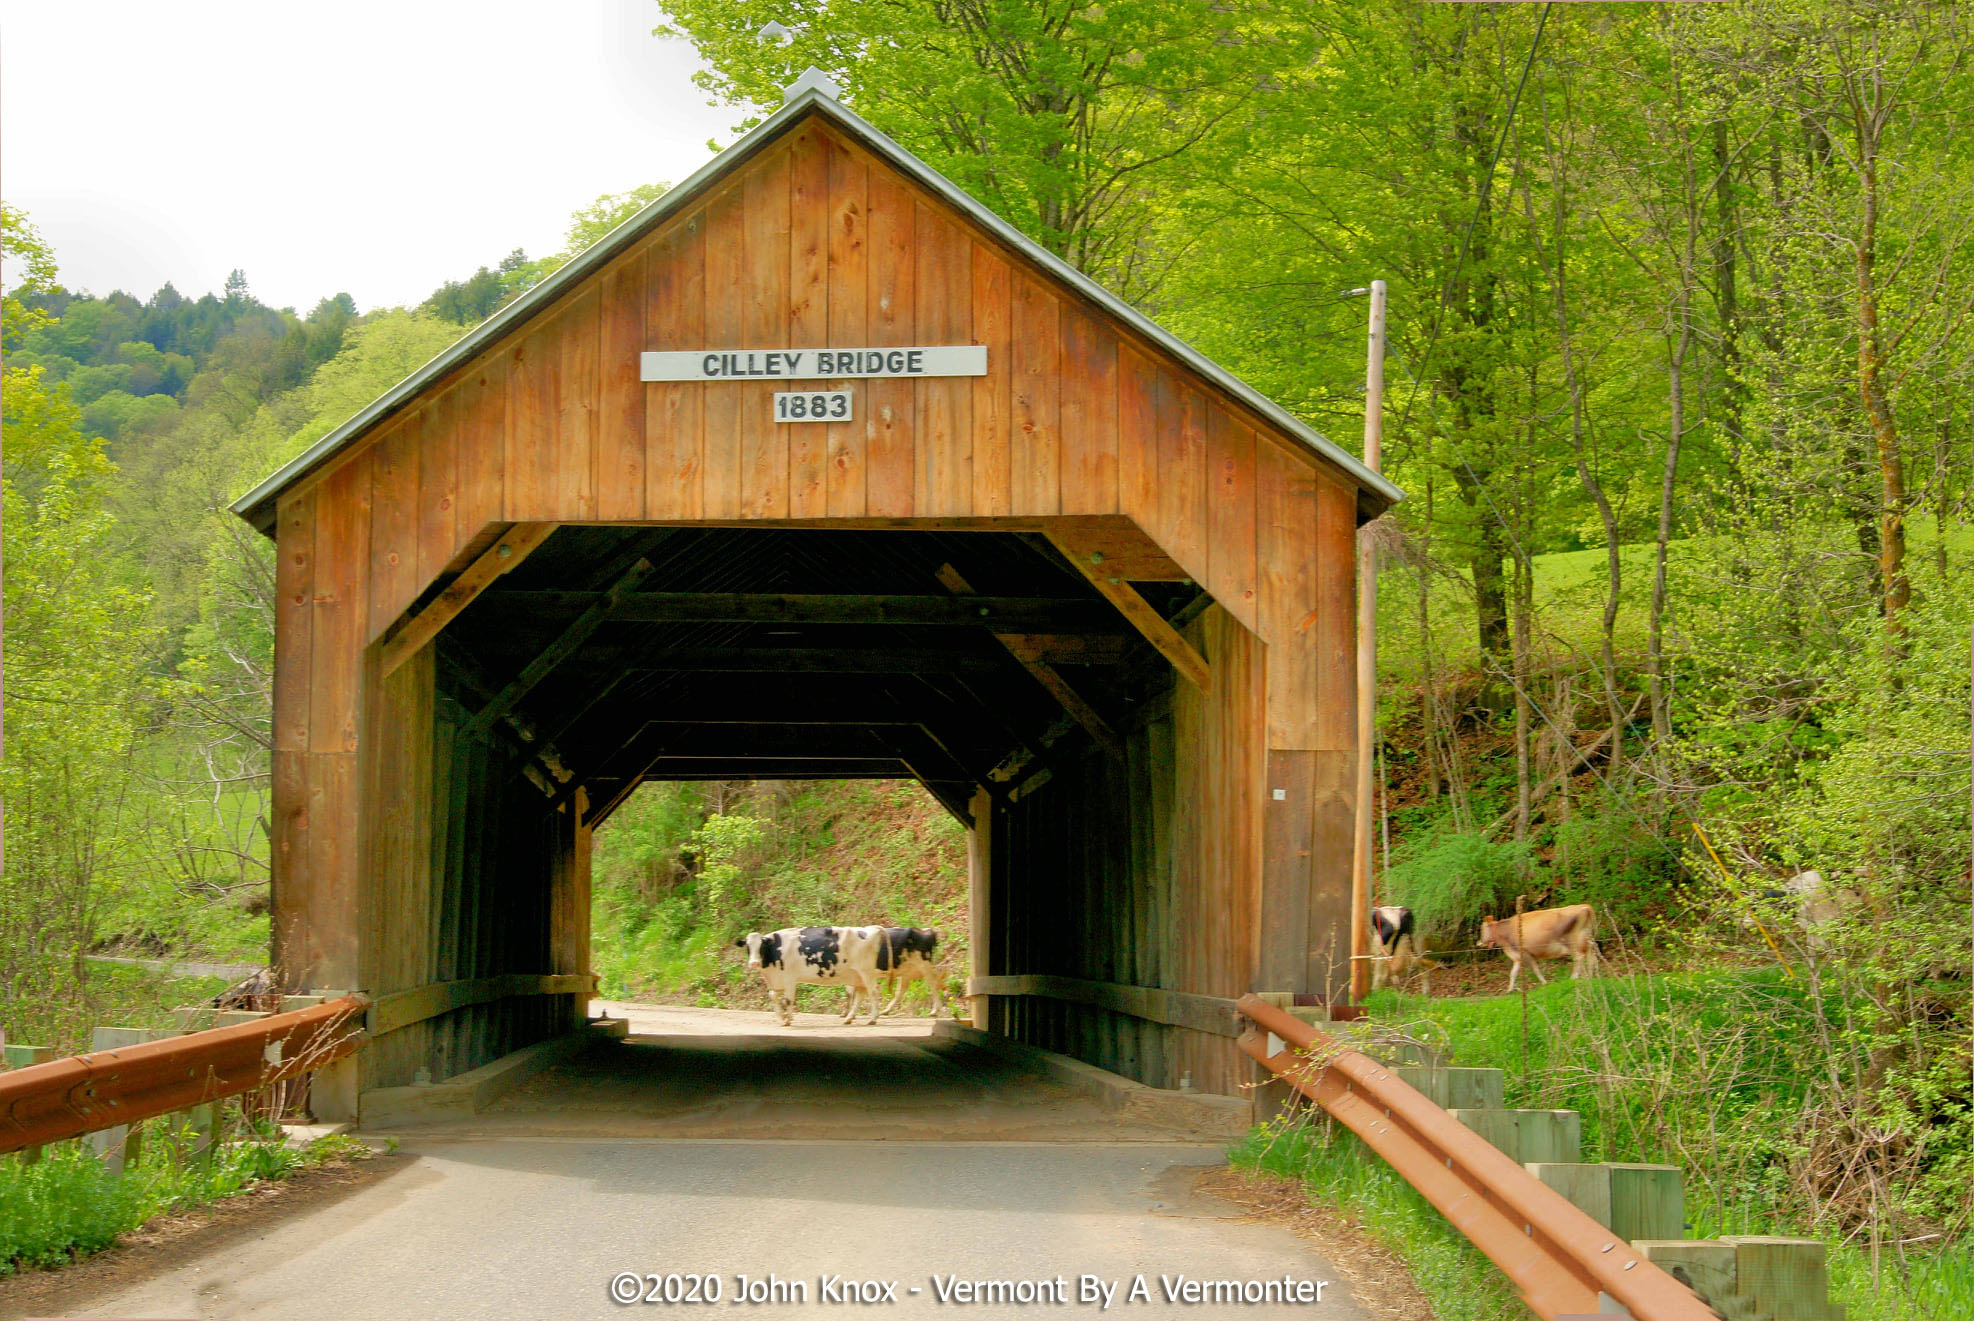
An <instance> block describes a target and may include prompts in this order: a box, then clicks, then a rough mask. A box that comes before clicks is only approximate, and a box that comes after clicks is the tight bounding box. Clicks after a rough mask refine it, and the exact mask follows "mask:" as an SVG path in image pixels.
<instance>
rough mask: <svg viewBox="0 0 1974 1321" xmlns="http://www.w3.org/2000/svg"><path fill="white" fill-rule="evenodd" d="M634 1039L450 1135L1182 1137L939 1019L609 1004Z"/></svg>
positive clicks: (592, 1054)
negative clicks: (850, 1019)
mask: <svg viewBox="0 0 1974 1321" xmlns="http://www.w3.org/2000/svg"><path fill="white" fill-rule="evenodd" d="M598 1007H599V1008H601V1009H602V1010H604V1011H606V1012H608V1013H609V1014H610V1015H611V1016H612V1017H627V1018H628V1019H629V1020H630V1025H631V1036H630V1038H629V1039H628V1040H626V1041H623V1042H609V1043H600V1044H599V1045H598V1046H596V1047H594V1048H593V1049H591V1050H590V1051H589V1052H588V1053H587V1054H585V1055H583V1056H581V1057H579V1058H577V1059H575V1060H572V1061H570V1062H569V1063H567V1064H564V1065H561V1066H558V1067H556V1068H553V1069H550V1070H548V1071H547V1072H544V1073H542V1074H540V1075H538V1076H537V1077H535V1078H534V1079H532V1080H530V1081H529V1082H528V1083H526V1084H524V1085H523V1086H522V1087H520V1088H519V1089H517V1090H516V1091H514V1092H512V1093H510V1094H509V1095H508V1096H506V1097H504V1098H502V1099H501V1100H500V1101H499V1102H497V1103H496V1104H495V1105H494V1106H493V1107H492V1108H490V1109H489V1110H488V1111H486V1112H485V1113H483V1114H480V1115H477V1116H475V1117H474V1118H473V1119H472V1120H470V1121H461V1122H460V1123H458V1124H456V1125H451V1126H448V1128H447V1130H446V1131H447V1132H457V1133H461V1134H465V1133H471V1134H474V1135H486V1136H494V1135H500V1136H521V1135H551V1134H552V1135H558V1136H570V1137H623V1138H763V1139H780V1140H791V1139H817V1140H847V1141H875V1140H882V1141H903V1140H937V1141H956V1142H997V1141H1071V1140H1086V1141H1087V1140H1095V1141H1109V1142H1115V1141H1144V1140H1153V1141H1156V1140H1171V1139H1172V1138H1173V1137H1175V1136H1177V1134H1176V1133H1175V1132H1165V1131H1161V1130H1159V1129H1157V1128H1153V1127H1147V1126H1146V1125H1144V1124H1142V1123H1132V1124H1126V1123H1121V1122H1119V1121H1117V1120H1116V1119H1114V1118H1112V1117H1111V1116H1109V1115H1107V1114H1106V1113H1105V1112H1104V1111H1103V1109H1102V1108H1101V1107H1100V1106H1099V1105H1098V1103H1097V1102H1095V1101H1093V1100H1091V1099H1089V1098H1088V1097H1086V1096H1081V1095H1078V1094H1076V1093H1075V1092H1073V1091H1071V1090H1070V1089H1068V1088H1067V1087H1065V1086H1063V1085H1062V1084H1060V1083H1057V1082H1054V1081H1051V1080H1050V1079H1048V1078H1046V1077H1043V1076H1040V1075H1038V1074H1037V1073H1035V1072H1032V1071H1030V1070H1027V1069H1024V1068H1022V1067H1021V1066H1019V1065H1016V1064H1013V1063H1010V1062H1008V1061H1006V1060H1004V1059H1002V1058H1001V1057H999V1056H997V1055H993V1054H990V1053H988V1052H986V1051H982V1050H978V1049H975V1048H973V1047H971V1046H966V1045H962V1044H960V1043H958V1042H954V1041H951V1040H947V1039H943V1038H939V1037H936V1036H934V1034H933V1030H932V1024H931V1021H930V1020H928V1019H922V1018H921V1019H902V1020H901V1019H896V1018H885V1019H881V1020H880V1021H879V1023H878V1024H877V1025H876V1026H874V1027H866V1026H862V1025H853V1026H849V1027H844V1026H841V1025H839V1023H838V1021H837V1015H835V1014H834V1013H805V1014H798V1015H797V1017H796V1025H795V1026H794V1027H792V1028H784V1027H782V1026H781V1025H780V1024H778V1023H777V1022H776V1021H775V1019H774V1016H773V1015H772V1014H769V1013H767V1012H765V1011H760V1012H755V1011H747V1010H726V1009H692V1008H675V1007H668V1006H646V1005H626V1004H615V1003H610V1004H601V1005H599V1006H598Z"/></svg>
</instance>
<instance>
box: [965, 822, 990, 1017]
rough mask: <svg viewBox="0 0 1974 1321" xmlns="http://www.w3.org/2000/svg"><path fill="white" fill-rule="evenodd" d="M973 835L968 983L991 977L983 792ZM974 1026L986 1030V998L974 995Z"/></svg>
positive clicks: (970, 845)
mask: <svg viewBox="0 0 1974 1321" xmlns="http://www.w3.org/2000/svg"><path fill="white" fill-rule="evenodd" d="M972 807H973V832H972V833H971V834H970V835H968V836H967V850H966V882H967V884H966V895H967V899H966V902H967V973H968V977H969V980H970V979H971V978H974V977H986V976H990V975H991V974H992V972H993V968H992V967H991V966H990V965H991V963H992V960H991V958H990V957H989V954H990V952H991V951H990V948H989V946H990V942H991V939H992V935H993V932H992V929H991V927H990V924H989V921H988V916H989V914H990V913H991V911H992V904H993V899H994V896H993V885H994V877H993V870H994V868H993V860H994V855H993V849H994V796H993V795H992V794H990V793H988V792H987V790H986V789H984V788H982V789H975V790H974V791H973V803H972ZM967 1003H968V1006H969V1012H970V1015H971V1018H972V1022H973V1025H974V1026H975V1027H977V1028H979V1029H980V1030H981V1031H983V1032H984V1031H986V1030H987V1023H988V1014H987V1010H988V1004H987V997H986V996H984V995H976V996H974V997H973V998H972V999H971V1000H969V1001H968V1002H967Z"/></svg>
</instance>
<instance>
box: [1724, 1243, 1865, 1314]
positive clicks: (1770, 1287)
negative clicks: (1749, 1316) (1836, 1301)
mask: <svg viewBox="0 0 1974 1321" xmlns="http://www.w3.org/2000/svg"><path fill="white" fill-rule="evenodd" d="M1720 1241H1721V1242H1723V1243H1726V1244H1730V1245H1731V1246H1732V1247H1733V1248H1734V1291H1735V1293H1736V1294H1738V1295H1740V1296H1741V1297H1743V1298H1747V1299H1750V1300H1751V1301H1753V1302H1754V1303H1756V1304H1757V1305H1759V1306H1760V1307H1762V1308H1763V1309H1765V1310H1766V1311H1768V1312H1769V1313H1771V1314H1772V1315H1774V1317H1775V1318H1776V1321H1843V1316H1844V1313H1843V1309H1842V1308H1840V1307H1836V1306H1833V1305H1832V1304H1831V1302H1830V1281H1829V1278H1828V1276H1827V1275H1826V1274H1825V1266H1824V1251H1825V1249H1824V1246H1823V1243H1822V1241H1821V1240H1819V1239H1813V1238H1763V1237H1757V1236H1752V1235H1727V1236H1723V1237H1722V1238H1721V1240H1720Z"/></svg>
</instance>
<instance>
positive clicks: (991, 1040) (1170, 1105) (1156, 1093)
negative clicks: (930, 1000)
mask: <svg viewBox="0 0 1974 1321" xmlns="http://www.w3.org/2000/svg"><path fill="white" fill-rule="evenodd" d="M932 1033H933V1035H934V1036H936V1037H943V1038H945V1039H946V1040H948V1041H958V1042H962V1043H964V1044H966V1045H969V1046H974V1047H977V1048H978V1049H980V1050H988V1051H992V1052H994V1053H995V1054H996V1055H999V1056H1000V1057H1001V1058H1003V1059H1005V1060H1008V1061H1010V1062H1012V1063H1015V1064H1020V1065H1024V1066H1026V1067H1029V1068H1033V1069H1036V1070H1037V1071H1039V1072H1041V1073H1044V1074H1047V1075H1048V1077H1049V1078H1050V1079H1051V1080H1052V1081H1054V1082H1057V1083H1060V1084H1062V1085H1063V1086H1065V1087H1067V1088H1069V1089H1070V1090H1072V1091H1074V1092H1076V1093H1077V1094H1078V1095H1081V1096H1087V1097H1089V1098H1090V1099H1091V1100H1093V1101H1096V1102H1097V1103H1098V1104H1099V1105H1101V1106H1103V1108H1104V1109H1105V1110H1106V1111H1108V1112H1109V1113H1111V1114H1112V1115H1115V1116H1116V1117H1117V1118H1119V1119H1121V1120H1124V1121H1126V1122H1127V1123H1142V1124H1151V1125H1154V1126H1156V1127H1159V1128H1170V1129H1177V1130H1180V1131H1183V1132H1185V1133H1187V1134H1189V1135H1191V1136H1194V1137H1201V1138H1211V1139H1214V1140H1230V1139H1233V1138H1238V1137H1242V1136H1244V1135H1245V1134H1246V1133H1247V1131H1248V1128H1249V1126H1250V1125H1251V1124H1252V1123H1253V1122H1254V1107H1253V1106H1252V1105H1251V1104H1250V1103H1249V1102H1247V1101H1244V1100H1241V1099H1240V1098H1239V1097H1235V1096H1214V1095H1211V1094H1208V1093H1205V1092H1175V1091H1169V1090H1167V1089H1166V1088H1163V1087H1147V1086H1146V1085H1145V1084H1143V1083H1141V1082H1135V1081H1133V1080H1132V1079H1130V1078H1126V1077H1122V1076H1121V1075H1119V1074H1115V1073H1111V1072H1110V1071H1109V1070H1107V1069H1099V1068H1098V1067H1097V1066H1096V1065H1094V1064H1085V1063H1084V1062H1083V1061H1082V1060H1078V1059H1071V1058H1070V1057H1069V1056H1067V1055H1058V1054H1056V1053H1055V1052H1054V1051H1052V1050H1043V1049H1041V1048H1040V1047H1039V1046H1030V1045H1028V1044H1027V1043H1025V1042H1020V1041H1011V1040H1009V1039H1008V1038H1006V1037H1003V1036H999V1035H997V1034H995V1033H992V1032H983V1031H981V1030H980V1029H979V1028H976V1027H969V1026H967V1025H966V1024H964V1023H954V1022H950V1021H948V1020H945V1019H941V1020H939V1021H938V1022H935V1023H934V1024H933V1025H932Z"/></svg>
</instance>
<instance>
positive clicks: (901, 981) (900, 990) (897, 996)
mask: <svg viewBox="0 0 1974 1321" xmlns="http://www.w3.org/2000/svg"><path fill="white" fill-rule="evenodd" d="M911 984H912V979H911V978H910V977H908V976H904V975H902V974H899V973H895V972H894V973H892V974H891V1003H890V1004H888V1005H886V1006H884V1012H885V1013H887V1014H895V1013H897V1012H898V1002H899V1001H900V1000H902V999H904V998H905V991H906V989H907V988H909V987H910V986H911Z"/></svg>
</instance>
